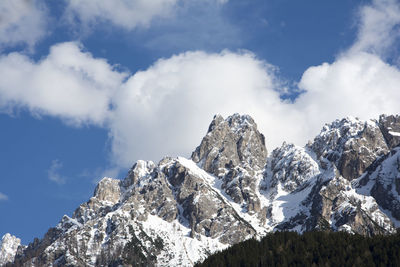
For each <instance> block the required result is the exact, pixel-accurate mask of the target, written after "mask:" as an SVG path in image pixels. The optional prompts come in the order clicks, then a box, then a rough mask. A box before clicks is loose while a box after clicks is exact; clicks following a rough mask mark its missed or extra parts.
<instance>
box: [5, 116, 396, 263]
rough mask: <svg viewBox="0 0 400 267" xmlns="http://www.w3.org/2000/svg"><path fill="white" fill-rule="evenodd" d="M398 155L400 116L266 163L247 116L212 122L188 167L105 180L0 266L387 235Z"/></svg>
mask: <svg viewBox="0 0 400 267" xmlns="http://www.w3.org/2000/svg"><path fill="white" fill-rule="evenodd" d="M399 143H400V118H399V117H398V116H384V115H382V116H381V117H380V118H379V121H374V120H369V121H361V120H359V119H355V118H345V119H342V120H337V121H334V122H333V123H331V124H327V125H325V126H324V128H323V129H322V131H321V133H320V134H319V135H318V136H317V137H315V139H314V141H313V142H312V143H310V144H308V145H307V146H305V147H298V146H295V145H293V144H287V143H284V144H283V145H282V146H281V147H279V148H277V149H275V150H273V151H272V153H271V154H270V155H269V156H268V155H267V149H266V148H265V138H264V136H263V135H262V134H261V133H260V132H259V131H258V129H257V125H256V123H255V122H254V120H253V119H252V118H251V117H250V116H247V115H242V116H241V115H238V114H234V115H232V116H230V117H228V118H226V119H224V118H222V117H221V116H219V115H217V116H215V117H214V119H213V121H212V123H211V125H210V127H209V129H208V132H207V134H206V136H205V137H204V138H203V140H202V142H201V144H200V145H199V146H198V147H197V148H196V149H195V151H194V152H193V154H192V157H191V159H185V158H180V157H179V158H168V157H167V158H164V159H162V160H161V161H160V162H159V163H157V164H156V163H153V162H151V161H138V162H136V163H135V164H134V165H133V167H132V168H131V169H130V171H129V173H128V175H127V176H126V178H125V179H123V180H116V179H112V178H104V179H102V180H101V181H100V182H99V184H98V185H97V187H96V189H95V192H94V194H93V197H91V198H90V199H89V200H88V202H86V203H83V204H81V205H80V206H79V207H78V208H77V209H76V211H75V212H74V213H73V215H72V216H71V217H69V216H66V215H65V216H64V217H63V218H62V219H61V221H60V223H59V224H58V225H57V226H56V227H54V228H51V229H50V230H49V231H48V232H47V233H46V235H45V236H44V237H43V238H42V239H35V240H34V241H33V242H32V243H31V244H29V245H28V246H27V247H23V246H19V242H9V241H7V242H6V243H12V244H14V245H13V249H12V250H8V251H11V252H10V253H8V254H7V255H8V256H7V259H6V260H3V262H2V264H3V265H5V266H8V265H10V266H11V265H12V266H50V265H53V266H119V265H123V266H133V265H134V266H192V265H193V264H194V263H195V262H197V261H201V260H203V259H204V258H206V257H207V256H208V255H210V254H211V253H214V252H215V251H217V250H220V249H223V248H226V247H227V246H230V245H232V244H235V243H237V242H240V241H243V240H246V239H248V238H251V237H262V236H264V235H265V234H267V233H268V232H270V231H274V230H291V231H298V232H304V231H310V230H315V229H320V230H329V231H348V232H353V233H359V234H363V235H369V236H373V235H376V234H389V233H393V232H395V228H396V227H399V226H400V179H399V177H400V147H398V144H399ZM3 239H4V238H3ZM8 239H9V238H8ZM3 243H4V242H3ZM4 244H5V243H4ZM18 246H19V248H18ZM17 248H18V249H17ZM2 255H6V254H5V253H3V252H2V254H0V259H3V258H5V256H2ZM14 256H15V259H14ZM2 257H3V258H2ZM13 260H14V262H13V263H12V264H11V263H8V264H7V263H6V262H7V261H13ZM0 265H1V264H0Z"/></svg>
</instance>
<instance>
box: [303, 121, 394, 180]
mask: <svg viewBox="0 0 400 267" xmlns="http://www.w3.org/2000/svg"><path fill="white" fill-rule="evenodd" d="M309 148H311V149H312V150H313V151H314V152H315V153H316V155H317V156H318V158H319V159H321V158H325V159H327V160H329V161H330V162H332V163H334V164H335V166H336V167H337V168H338V170H339V172H340V174H341V175H342V176H343V177H345V178H346V179H348V180H352V179H355V178H357V177H359V176H360V175H361V174H362V173H363V172H364V171H365V170H366V169H367V167H368V166H369V165H370V164H371V163H372V162H373V161H374V160H375V159H376V158H377V157H379V156H381V155H383V154H385V153H387V152H388V151H389V148H388V146H387V144H386V141H385V138H384V136H383V135H382V132H381V130H380V128H379V125H378V123H377V122H376V121H374V120H368V121H362V120H359V119H358V118H353V117H347V118H344V119H342V120H336V121H334V122H332V123H331V124H326V125H325V126H324V127H323V129H322V131H321V133H320V134H319V135H318V136H317V137H316V138H315V139H314V142H313V143H312V144H311V145H309Z"/></svg>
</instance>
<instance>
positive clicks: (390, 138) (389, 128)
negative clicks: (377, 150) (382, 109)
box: [379, 115, 400, 149]
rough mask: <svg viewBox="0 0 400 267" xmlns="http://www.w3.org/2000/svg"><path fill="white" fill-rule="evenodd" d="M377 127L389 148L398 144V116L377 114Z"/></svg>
mask: <svg viewBox="0 0 400 267" xmlns="http://www.w3.org/2000/svg"><path fill="white" fill-rule="evenodd" d="M379 127H380V129H381V131H382V134H383V136H384V137H385V140H386V143H387V145H388V147H389V148H390V149H392V148H394V147H396V146H398V145H399V144H400V116H399V115H396V116H395V115H390V116H386V115H381V116H379Z"/></svg>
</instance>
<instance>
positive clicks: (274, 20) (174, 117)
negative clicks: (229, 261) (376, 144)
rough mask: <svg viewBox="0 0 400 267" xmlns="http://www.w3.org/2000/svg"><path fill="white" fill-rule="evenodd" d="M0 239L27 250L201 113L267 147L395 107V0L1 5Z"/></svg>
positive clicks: (171, 151) (183, 147)
mask: <svg viewBox="0 0 400 267" xmlns="http://www.w3.org/2000/svg"><path fill="white" fill-rule="evenodd" d="M0 17H1V20H0V235H3V234H5V233H8V232H9V233H11V234H13V235H16V236H17V237H19V238H21V239H22V242H23V243H24V244H28V243H29V242H31V241H32V240H33V238H34V237H39V238H40V237H42V236H43V235H44V233H45V232H46V231H47V229H48V228H49V227H51V226H55V225H56V224H57V223H58V222H59V220H60V219H61V217H62V216H63V215H64V214H67V215H69V216H71V215H72V213H73V211H74V210H75V209H76V208H77V207H78V206H79V204H81V203H83V202H85V201H87V200H88V199H89V198H90V197H91V196H92V193H93V191H94V188H95V186H96V183H97V182H98V181H99V180H100V179H101V178H102V177H105V176H107V177H113V178H119V179H122V178H123V177H124V176H125V175H126V173H127V171H128V170H129V168H130V167H131V166H132V165H133V164H134V162H135V161H136V160H139V159H143V160H152V161H155V162H158V161H159V160H161V159H162V158H163V157H164V156H173V157H175V156H185V157H189V156H190V154H191V152H192V151H193V150H194V149H195V148H196V146H197V145H199V144H200V142H201V138H202V137H203V136H204V135H205V133H206V130H207V129H208V125H209V123H210V122H211V120H212V118H213V116H214V115H215V114H221V115H223V116H225V117H226V116H229V115H231V114H233V113H241V114H249V115H251V116H252V117H253V118H254V119H255V121H256V122H257V124H258V127H259V130H260V131H261V132H262V133H264V135H265V137H266V145H267V148H268V151H272V150H273V149H274V148H276V147H278V146H280V145H281V144H282V142H283V141H287V142H292V143H294V144H296V145H299V146H304V145H305V144H306V143H307V142H308V141H309V140H312V139H313V137H314V136H315V135H317V134H318V133H319V131H320V129H321V128H322V126H323V125H324V124H325V123H329V122H331V121H333V120H335V119H340V118H343V117H346V116H354V117H359V118H361V119H374V118H378V116H379V115H380V114H383V113H385V114H399V113H400V105H399V102H400V52H399V51H400V49H399V48H400V42H399V41H400V38H399V37H400V2H399V1H398V0H370V1H367V0H364V1H363V0H361V1H360V0H357V1H355V0H338V1H318V0H305V1H289V0H248V1H247V0H245V1H244V0H152V1H148V0H130V1H128V0H113V1H108V0H97V1H95V0H59V1H55V0H2V1H1V2H0Z"/></svg>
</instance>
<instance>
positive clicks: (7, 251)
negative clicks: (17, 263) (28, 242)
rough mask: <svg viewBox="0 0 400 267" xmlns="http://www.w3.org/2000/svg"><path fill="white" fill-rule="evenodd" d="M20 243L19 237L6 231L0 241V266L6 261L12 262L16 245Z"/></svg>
mask: <svg viewBox="0 0 400 267" xmlns="http://www.w3.org/2000/svg"><path fill="white" fill-rule="evenodd" d="M20 245H21V239H19V238H17V237H15V236H13V235H11V234H9V233H7V234H5V235H4V236H3V238H2V239H1V241H0V266H3V265H5V264H6V263H7V262H13V261H14V257H15V254H16V253H17V250H18V247H19V246H20Z"/></svg>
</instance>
